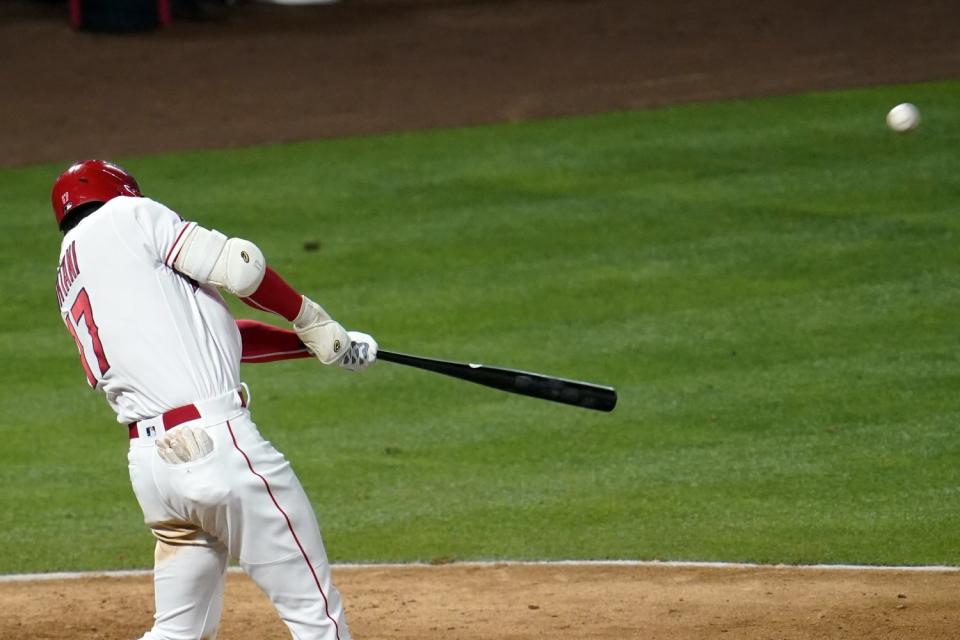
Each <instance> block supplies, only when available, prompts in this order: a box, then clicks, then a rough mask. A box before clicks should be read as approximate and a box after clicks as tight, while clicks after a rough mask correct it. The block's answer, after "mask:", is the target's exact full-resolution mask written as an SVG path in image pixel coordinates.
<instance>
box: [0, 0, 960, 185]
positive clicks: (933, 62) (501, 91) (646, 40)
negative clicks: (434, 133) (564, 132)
mask: <svg viewBox="0 0 960 640" xmlns="http://www.w3.org/2000/svg"><path fill="white" fill-rule="evenodd" d="M64 11H65V10H64V8H63V6H62V4H59V3H56V2H49V1H47V2H41V3H40V4H37V3H36V2H32V3H31V2H28V0H5V2H2V3H0V55H2V59H3V60H4V64H3V65H2V67H0V86H2V87H3V100H0V141H2V148H3V153H2V154H0V165H8V166H9V165H17V164H27V163H35V162H43V161H56V162H58V163H64V162H69V161H72V160H74V159H76V158H81V157H90V156H107V157H116V156H118V155H126V154H137V153H145V152H151V151H164V150H172V149H185V148H215V147H227V146H235V145H250V144H257V143H264V142H276V141H283V140H295V139H304V138H313V137H319V136H342V135H355V134H367V133H374V132H381V131H394V130H398V129H421V128H429V127H436V126H447V125H460V124H466V123H480V122H492V121H499V120H521V119H529V118H538V117H542V116H559V115H569V114H577V113H584V112H600V111H607V110H611V109H630V108H637V107H646V106H652V105H663V104H670V103H674V102H678V101H691V100H710V99H715V98H722V97H738V96H746V95H759V94H769V93H789V92H795V91H801V90H807V89H812V88H835V87H847V86H863V85H870V84H876V83H883V82H904V81H914V80H928V79H942V78H949V77H958V74H960V47H957V46H956V29H955V25H956V24H958V23H960V4H958V3H957V2H955V1H954V0H923V1H920V2H913V3H910V2H902V1H898V0H875V1H873V2H869V3H865V2H836V1H835V0H807V1H805V2H790V1H789V0H768V1H764V2H758V1H756V0H719V1H717V2H711V1H710V0H672V1H671V2H642V1H640V0H592V1H591V0H344V2H342V3H340V4H338V5H332V6H325V7H276V6H265V5H256V4H246V5H241V6H240V7H239V8H237V10H235V11H234V12H233V13H232V14H231V16H230V17H229V18H228V19H226V20H222V21H206V22H179V23H175V24H174V25H173V26H172V27H171V28H169V29H167V30H164V31H162V32H158V33H156V34H152V35H139V36H109V35H93V34H87V33H73V32H71V31H70V30H69V28H68V27H67V25H66V21H65V15H64Z"/></svg>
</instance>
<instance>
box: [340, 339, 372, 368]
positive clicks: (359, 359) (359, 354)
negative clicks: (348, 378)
mask: <svg viewBox="0 0 960 640" xmlns="http://www.w3.org/2000/svg"><path fill="white" fill-rule="evenodd" d="M348 334H349V336H350V348H349V349H348V350H347V355H345V356H343V359H342V360H340V362H339V364H340V366H341V367H343V368H344V369H349V370H350V371H363V370H364V369H366V368H367V367H369V366H370V365H372V364H373V363H374V362H376V361H377V341H376V340H374V339H373V337H372V336H369V335H367V334H366V333H360V332H359V331H350V332H348Z"/></svg>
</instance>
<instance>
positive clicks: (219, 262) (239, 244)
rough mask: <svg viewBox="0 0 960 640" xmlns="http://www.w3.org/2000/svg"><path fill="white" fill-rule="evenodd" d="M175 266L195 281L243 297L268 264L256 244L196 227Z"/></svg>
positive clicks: (255, 284)
mask: <svg viewBox="0 0 960 640" xmlns="http://www.w3.org/2000/svg"><path fill="white" fill-rule="evenodd" d="M173 266H174V268H175V269H176V270H177V271H179V272H180V273H182V274H184V275H187V276H190V277H191V278H193V279H194V280H196V281H197V282H201V283H208V282H209V283H210V284H214V285H216V286H218V287H223V288H224V289H226V290H227V291H229V292H230V293H232V294H234V295H237V296H240V297H241V298H245V297H246V296H249V295H250V294H251V293H253V292H254V291H256V290H257V287H259V286H260V283H261V282H262V281H263V275H264V273H265V272H266V268H267V263H266V260H265V259H264V257H263V252H262V251H260V249H259V247H257V245H255V244H253V243H252V242H250V241H249V240H243V239H242V238H227V236H225V235H223V234H222V233H220V232H219V231H216V230H212V231H211V230H209V229H204V228H203V227H201V226H195V227H194V228H193V229H191V230H190V231H189V233H188V234H187V237H186V239H185V240H184V241H183V248H182V249H181V250H180V253H179V254H178V255H177V257H176V259H175V260H174V261H173Z"/></svg>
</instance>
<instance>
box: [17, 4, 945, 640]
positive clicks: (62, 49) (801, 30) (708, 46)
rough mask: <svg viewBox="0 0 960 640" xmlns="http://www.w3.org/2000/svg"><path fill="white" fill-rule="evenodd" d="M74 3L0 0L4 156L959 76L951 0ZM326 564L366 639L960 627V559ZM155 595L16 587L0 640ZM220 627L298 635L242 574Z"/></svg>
mask: <svg viewBox="0 0 960 640" xmlns="http://www.w3.org/2000/svg"><path fill="white" fill-rule="evenodd" d="M64 13H65V9H64V7H63V6H62V4H61V3H56V2H39V3H35V2H27V1H25V0H8V1H6V2H2V3H0V55H2V57H3V60H4V65H2V68H0V86H2V87H3V100H0V143H2V149H3V153H2V154H0V166H15V165H23V164H30V163H37V162H48V161H51V162H56V163H60V164H63V163H66V162H68V161H71V160H74V159H77V158H81V157H91V156H106V157H116V156H119V155H128V154H139V153H150V152H156V151H166V150H179V149H196V148H217V147H230V146H242V145H251V144H258V143H269V142H278V141H285V140H298V139H308V138H315V137H326V136H345V135H357V134H370V133H376V132H385V131H396V130H410V129H422V128H429V127H436V126H452V125H461V124H472V123H482V122H492V121H502V120H509V121H516V120H523V119H532V118H538V117H544V116H562V115H571V114H578V113H586V112H600V111H606V110H611V109H629V108H638V107H648V106H656V105H664V104H671V103H676V102H683V101H695V100H709V99H716V98H726V97H741V96H751V95H763V94H771V93H790V92H796V91H802V90H809V89H828V88H837V87H849V86H865V85H871V84H878V83H889V82H908V81H919V80H933V79H944V78H957V77H960V47H958V46H957V44H956V42H957V40H956V25H957V24H960V3H957V2H956V1H955V0H925V1H921V2H915V3H907V2H902V0H875V1H873V2H870V3H860V2H836V0H808V1H805V2H790V1H789V0H770V1H767V2H758V1H757V0H720V1H717V2H714V1H711V0H674V1H673V2H669V3H667V2H641V1H640V0H594V1H590V0H473V1H471V0H346V1H345V2H343V3H341V4H339V5H333V6H327V7H316V8H288V7H275V6H264V5H255V4H242V5H241V6H239V7H238V8H237V9H236V10H234V11H233V13H232V14H231V15H230V17H229V18H228V19H226V20H218V21H204V22H180V23H176V24H174V25H173V26H172V27H171V28H169V29H167V30H165V31H163V32H159V33H155V34H148V35H137V36H122V37H121V36H103V35H91V34H85V33H74V32H72V31H70V30H69V29H68V27H67V26H66V21H65V15H64ZM40 197H42V198H45V197H46V195H45V194H41V196H40ZM117 473H125V471H124V469H123V468H122V467H121V466H118V468H117ZM130 517H131V518H138V517H139V514H137V513H134V512H131V514H130ZM144 535H148V534H146V533H145V534H144ZM331 553H332V554H333V555H334V556H336V550H335V549H334V550H331ZM148 560H149V559H148V558H144V559H143V561H144V562H147V561H148ZM335 578H336V579H337V581H338V583H339V585H340V587H341V589H342V591H343V593H344V596H345V598H346V601H347V613H348V617H349V620H350V622H351V625H352V628H353V631H354V634H355V636H356V638H358V640H360V639H380V638H393V639H424V638H445V639H465V640H466V639H480V638H485V639H487V638H498V639H516V640H521V639H523V640H526V639H533V638H570V637H573V638H590V639H597V640H624V639H633V638H644V639H647V640H654V639H670V640H673V639H679V638H699V639H702V638H737V639H748V640H749V639H753V638H756V639H760V638H763V639H772V638H782V639H793V638H796V639H800V638H804V639H807V638H871V639H876V638H909V639H911V640H923V639H927V638H930V639H933V638H956V637H957V636H958V634H960V631H958V630H960V606H958V605H957V602H958V599H957V598H958V596H957V594H958V593H960V574H958V573H947V572H941V573H937V572H909V573H908V572H896V571H859V572H858V571H852V570H842V571H840V570H830V571H823V570H812V569H804V570H797V569H786V568H750V569H745V568H742V569H708V568H691V567H686V568H671V567H630V566H579V567H574V566H565V565H557V566H497V567H487V568H481V567H475V566H473V567H472V566H461V565H450V566H442V567H409V568H400V569H385V568H365V569H352V568H351V569H346V568H344V569H338V570H337V571H336V572H335ZM152 603H153V601H152V589H151V584H150V581H149V579H148V578H98V579H89V580H61V581H41V582H35V583H23V582H3V583H0V638H2V639H4V640H6V639H10V640H19V639H24V640H25V639H30V640H37V639H43V638H65V639H66V638H69V639H74V638H101V639H118V640H130V638H134V637H139V635H140V634H141V633H142V632H143V631H144V630H145V629H146V628H148V626H149V624H150V620H151V616H152V608H153V605H152ZM220 637H221V638H222V639H225V640H248V639H249V640H254V639H256V640H264V639H269V638H283V637H287V635H286V633H285V632H284V629H283V627H282V625H281V624H280V622H279V621H278V620H277V618H276V615H275V614H274V613H273V611H272V609H271V608H270V606H269V604H268V603H267V602H266V600H265V599H264V597H263V596H262V594H260V593H259V592H258V591H257V590H256V589H255V588H254V587H253V586H252V585H251V583H250V582H249V581H248V580H247V579H246V578H245V577H243V576H241V575H231V578H230V580H229V587H228V595H227V603H226V611H225V615H224V623H223V628H222V632H221V634H220Z"/></svg>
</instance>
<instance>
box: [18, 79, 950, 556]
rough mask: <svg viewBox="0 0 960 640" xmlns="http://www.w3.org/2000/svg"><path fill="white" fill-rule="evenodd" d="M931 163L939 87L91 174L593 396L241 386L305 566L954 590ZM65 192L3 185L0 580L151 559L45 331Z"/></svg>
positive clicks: (207, 158)
mask: <svg viewBox="0 0 960 640" xmlns="http://www.w3.org/2000/svg"><path fill="white" fill-rule="evenodd" d="M905 99H909V100H911V101H914V102H916V103H917V104H918V105H919V106H920V109H921V111H922V113H923V115H924V117H925V122H924V124H923V126H922V127H921V129H920V130H919V131H917V132H916V133H914V134H911V135H905V136H904V135H895V134H893V133H891V132H890V131H888V130H887V129H886V128H885V127H884V126H883V116H884V114H885V112H886V110H887V109H888V108H889V107H890V106H891V105H893V104H895V103H897V102H900V101H902V100H905ZM958 149H960V83H940V84H927V85H913V86H907V87H888V88H880V89H873V90H861V91H850V92H838V93H828V94H815V95H805V96H798V97H783V98H770V99H762V100H750V101H733V102H724V103H717V104H703V105H691V106H683V107H677V108H670V109H661V110H654V111H644V112H634V113H616V114H609V115H602V116H596V117H587V118H574V119H564V120H555V121H543V122H535V123H528V124H519V125H500V126H491V127H480V128H471V129H464V130H444V131H432V132H426V133H417V134H403V135H392V136H385V137H371V138H364V139H348V140H334V141H319V142H310V143H301V144H292V145H281V146H270V147H263V148H254V149H245V150H239V151H237V150H233V151H220V152H202V153H200V152H198V153H186V154H176V155H163V156H152V157H137V158H120V159H118V160H120V161H122V162H123V164H124V165H125V166H126V167H127V168H128V169H129V170H131V171H132V172H133V173H134V174H135V175H137V176H138V178H139V180H140V184H141V186H142V187H143V188H144V190H145V192H146V193H148V195H151V196H152V197H154V198H156V199H158V200H161V201H163V202H165V203H167V204H168V205H170V206H172V207H173V208H174V209H176V210H178V211H179V212H181V213H182V214H183V215H184V216H185V217H190V218H195V219H198V220H200V221H201V222H203V223H205V224H206V225H208V226H212V227H216V228H219V229H221V230H223V231H226V232H228V233H231V234H234V235H240V236H243V237H248V238H250V239H253V240H255V241H257V242H258V243H259V244H260V246H261V247H262V248H263V249H264V251H265V253H266V255H267V257H268V259H269V260H270V262H271V263H272V264H273V265H274V266H275V267H276V268H277V269H278V270H279V271H280V272H281V273H283V274H285V275H286V276H287V277H288V279H289V280H291V281H292V282H293V283H294V284H296V285H297V286H298V287H299V288H300V289H302V290H303V291H305V292H307V293H309V294H310V295H311V296H312V297H314V298H315V299H317V300H318V301H321V302H322V303H323V304H324V305H325V306H326V307H327V308H328V309H329V310H330V311H331V312H332V313H333V314H334V316H335V317H337V318H338V319H340V320H341V321H342V322H343V323H344V324H346V325H347V326H348V327H351V328H357V329H360V330H366V331H368V332H370V333H372V334H373V335H374V336H376V337H377V338H378V339H379V341H380V344H381V345H382V346H383V347H385V348H392V349H396V350H400V351H410V352H414V353H422V354H425V355H435V356H439V357H449V358H454V359H461V360H473V361H480V362H485V363H487V364H499V365H504V366H512V367H516V368H524V369H530V370H536V371H543V372H547V373H553V374H555V375H561V376H565V377H572V378H580V379H586V380H592V381H597V382H601V383H606V384H612V385H614V386H616V387H617V388H618V390H619V392H620V396H621V399H620V405H619V407H618V408H617V409H616V411H615V412H614V413H612V414H609V415H607V414H595V413H593V412H587V411H583V410H579V409H575V408H572V407H566V406H561V405H553V404H550V403H546V402H542V401H537V400H531V399H526V398H521V397H519V396H512V395H509V394H503V393H499V392H495V391H491V390H488V389H484V388H481V387H476V386H473V385H469V384H467V383H463V382H459V381H455V380H450V379H446V378H441V377H439V376H434V375H431V374H427V373H422V372H417V371H414V370H411V369H406V368H401V367H397V366H395V365H391V364H388V363H381V364H379V365H377V366H376V367H374V368H373V369H372V370H370V371H369V372H366V373H364V374H359V375H357V374H350V373H347V372H342V371H338V370H333V369H324V368H323V367H321V366H320V365H319V364H317V363H314V362H310V361H297V362H289V363H279V364H265V365H256V366H251V365H244V367H245V370H244V377H245V379H246V380H247V381H248V382H249V383H250V384H251V386H252V388H253V396H254V399H253V407H252V408H253V413H254V417H255V419H256V420H257V422H258V423H259V424H260V426H261V429H262V430H263V431H264V432H265V433H266V434H267V436H268V437H270V438H271V439H272V440H273V441H274V442H275V443H276V444H277V445H278V446H279V447H280V449H281V450H283V451H284V452H286V454H287V455H288V457H289V458H291V460H292V461H293V463H294V467H295V468H296V469H297V471H298V473H299V475H300V477H301V479H302V481H303V482H304V484H305V485H306V487H307V490H308V492H309V493H310V495H311V497H312V498H313V501H314V504H315V506H316V508H317V511H318V514H319V515H320V518H321V522H322V525H323V528H324V533H325V537H326V541H327V545H328V550H329V552H330V555H331V558H332V560H334V561H413V560H432V559H438V558H444V559H540V558H585V559H586V558H589V559H604V558H636V559H653V558H659V559H690V560H730V561H759V562H791V563H794V562H800V563H811V562H830V563H834V562H842V563H871V564H873V563H876V564H892V563H895V564H928V563H945V564H960V547H958V546H957V544H956V532H957V531H958V530H960V438H958V436H957V428H958V423H960V405H958V400H957V398H958V390H960V358H958V337H960V253H958V241H960V233H958V232H960V177H958V176H960V159H958V158H960V156H958V151H957V150H958ZM62 168H63V167H62V166H59V165H58V166H40V167H29V168H24V169H12V170H3V171H0V191H2V193H3V202H4V212H5V215H4V216H3V217H4V222H3V224H4V227H5V230H6V232H5V233H4V234H3V235H2V237H0V243H2V244H0V250H2V256H3V269H2V271H0V278H2V286H3V292H4V297H5V305H4V308H5V313H4V314H3V316H2V324H3V333H2V338H0V340H2V347H0V348H2V355H3V358H4V361H5V363H6V366H5V367H4V369H3V372H2V373H0V381H2V389H3V391H2V393H3V411H2V413H0V436H2V447H0V482H2V487H3V488H2V490H0V572H23V571H50V570H74V569H95V568H98V569H99V568H103V569H106V568H128V567H146V566H150V564H151V563H152V537H151V536H150V534H149V532H148V531H147V530H146V528H145V527H144V526H143V524H142V522H141V520H140V512H139V508H138V506H137V504H136V501H135V500H134V498H133V495H132V492H131V490H130V488H129V484H128V480H127V476H126V469H125V466H126V465H125V458H124V456H125V451H126V447H127V438H126V430H125V429H124V428H123V427H121V426H120V425H118V424H117V423H116V422H115V420H114V417H113V414H112V412H111V411H110V410H109V408H108V407H107V405H106V403H105V401H104V400H103V399H102V398H101V397H100V396H98V395H96V394H94V393H92V392H90V391H89V390H88V389H87V387H86V384H85V382H84V376H83V373H82V370H81V368H80V364H79V361H78V358H77V355H76V350H75V347H74V345H73V343H72V341H71V339H70V337H69V335H68V334H67V332H66V331H65V329H64V327H63V326H62V324H61V323H60V320H59V318H58V314H57V309H56V298H55V296H54V289H53V282H54V267H55V263H56V256H57V249H58V246H59V235H58V233H57V231H56V229H55V226H54V223H53V219H52V215H51V212H50V208H49V203H48V193H49V188H50V185H51V183H52V180H53V178H54V177H55V176H56V174H57V173H58V172H59V171H60V170H62ZM306 240H317V241H319V242H320V243H321V247H320V250H319V251H316V252H307V251H304V250H303V244H304V241H306ZM235 308H236V310H237V311H238V313H242V314H244V315H246V316H249V317H259V318H261V319H263V318H264V317H265V316H262V315H257V314H254V313H253V312H251V311H250V310H248V309H247V308H246V307H243V305H239V304H238V305H236V306H235Z"/></svg>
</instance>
